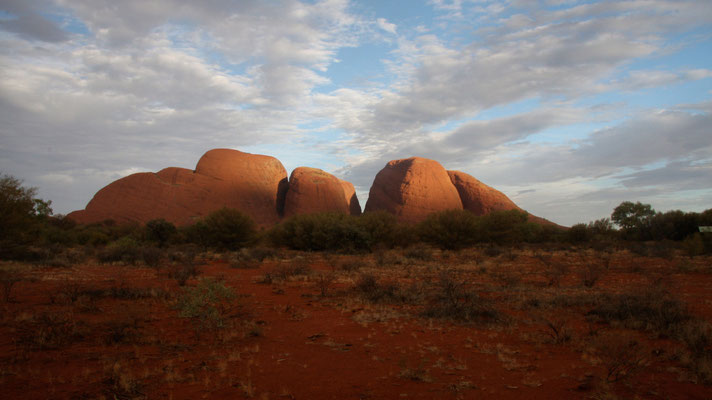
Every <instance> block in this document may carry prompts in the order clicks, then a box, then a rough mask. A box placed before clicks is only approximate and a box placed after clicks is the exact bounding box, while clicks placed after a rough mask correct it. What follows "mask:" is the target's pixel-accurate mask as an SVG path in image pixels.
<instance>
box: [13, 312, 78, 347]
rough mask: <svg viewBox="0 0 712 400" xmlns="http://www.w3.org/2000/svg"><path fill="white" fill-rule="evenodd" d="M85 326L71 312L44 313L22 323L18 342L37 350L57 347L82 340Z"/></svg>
mask: <svg viewBox="0 0 712 400" xmlns="http://www.w3.org/2000/svg"><path fill="white" fill-rule="evenodd" d="M84 335H85V329H84V327H83V326H82V325H81V324H79V323H77V321H76V320H75V319H74V318H73V316H72V315H71V314H66V313H63V314H59V313H42V314H40V315H38V316H35V317H33V318H32V320H31V321H27V322H26V323H24V324H22V326H20V329H19V335H18V338H17V340H18V342H19V343H21V344H24V345H25V346H28V347H30V348H32V349H37V350H49V349H57V348H60V347H63V346H66V345H69V344H71V343H73V342H75V341H77V340H80V339H81V338H83V337H84Z"/></svg>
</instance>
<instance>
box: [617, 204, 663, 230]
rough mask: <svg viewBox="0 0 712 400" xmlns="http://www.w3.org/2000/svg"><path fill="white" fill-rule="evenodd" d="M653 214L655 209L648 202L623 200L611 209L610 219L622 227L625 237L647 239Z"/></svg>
mask: <svg viewBox="0 0 712 400" xmlns="http://www.w3.org/2000/svg"><path fill="white" fill-rule="evenodd" d="M654 216H655V210H653V208H652V207H651V206H650V204H643V203H641V202H639V201H638V202H636V203H633V202H630V201H624V202H622V203H621V204H619V205H618V207H616V208H615V209H614V210H613V214H611V219H612V220H613V222H615V223H616V224H617V225H618V226H620V227H621V228H623V233H624V234H625V236H626V237H628V238H632V239H647V238H649V236H650V222H651V220H652V218H653V217H654Z"/></svg>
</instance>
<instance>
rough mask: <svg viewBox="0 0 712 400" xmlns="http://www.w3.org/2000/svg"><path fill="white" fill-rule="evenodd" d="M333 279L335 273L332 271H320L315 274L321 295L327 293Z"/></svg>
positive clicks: (323, 295)
mask: <svg viewBox="0 0 712 400" xmlns="http://www.w3.org/2000/svg"><path fill="white" fill-rule="evenodd" d="M335 280H336V275H335V274H334V273H333V272H320V273H318V274H316V277H315V283H316V287H317V288H318V289H319V295H320V296H321V297H326V296H327V295H328V294H329V290H330V288H331V285H332V284H333V283H334V281H335Z"/></svg>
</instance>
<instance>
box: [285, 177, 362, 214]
mask: <svg viewBox="0 0 712 400" xmlns="http://www.w3.org/2000/svg"><path fill="white" fill-rule="evenodd" d="M328 211H333V212H340V213H344V214H349V213H350V212H351V210H350V205H349V202H348V201H347V199H346V194H345V192H344V188H343V186H342V183H341V180H340V179H339V178H337V177H335V176H334V175H331V174H330V173H328V172H324V171H322V170H320V169H317V168H308V167H299V168H296V169H295V170H294V171H292V175H291V176H290V177H289V189H288V190H287V198H286V200H285V202H284V216H285V217H291V216H293V215H296V214H312V213H317V212H328Z"/></svg>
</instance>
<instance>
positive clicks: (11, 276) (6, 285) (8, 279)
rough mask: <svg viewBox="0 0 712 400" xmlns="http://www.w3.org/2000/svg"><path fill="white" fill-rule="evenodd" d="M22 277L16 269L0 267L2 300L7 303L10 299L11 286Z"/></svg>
mask: <svg viewBox="0 0 712 400" xmlns="http://www.w3.org/2000/svg"><path fill="white" fill-rule="evenodd" d="M22 279H23V278H22V275H21V274H20V271H18V270H17V269H10V268H2V269H0V285H2V299H3V301H4V302H6V303H9V302H11V301H12V287H13V286H15V284H16V283H17V282H20V281H22Z"/></svg>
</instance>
